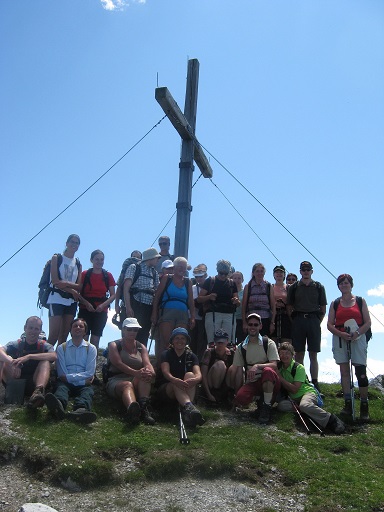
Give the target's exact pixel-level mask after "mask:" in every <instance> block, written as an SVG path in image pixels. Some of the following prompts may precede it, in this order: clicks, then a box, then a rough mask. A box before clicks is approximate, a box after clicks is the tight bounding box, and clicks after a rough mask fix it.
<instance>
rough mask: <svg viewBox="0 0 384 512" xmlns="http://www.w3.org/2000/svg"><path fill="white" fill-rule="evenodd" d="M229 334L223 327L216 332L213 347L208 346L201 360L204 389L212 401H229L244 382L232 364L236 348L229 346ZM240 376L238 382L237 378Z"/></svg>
mask: <svg viewBox="0 0 384 512" xmlns="http://www.w3.org/2000/svg"><path fill="white" fill-rule="evenodd" d="M228 341H229V334H228V333H227V332H225V331H223V330H222V329H219V330H218V331H216V332H215V337H214V342H213V343H214V345H213V347H209V348H207V350H206V351H205V352H204V355H203V358H202V360H201V365H200V366H201V375H202V383H203V389H204V391H205V394H206V397H207V399H208V400H209V401H210V402H214V403H215V402H216V403H221V402H227V401H228V399H229V398H230V397H232V398H233V395H234V393H235V389H238V388H239V387H240V386H241V384H242V379H241V377H242V375H241V373H238V372H237V368H236V367H235V366H233V365H232V363H233V355H234V349H233V347H228ZM236 378H240V379H241V380H240V382H238V383H237V384H236V382H235V379H236Z"/></svg>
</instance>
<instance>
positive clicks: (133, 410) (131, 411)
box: [127, 402, 141, 425]
mask: <svg viewBox="0 0 384 512" xmlns="http://www.w3.org/2000/svg"><path fill="white" fill-rule="evenodd" d="M140 415H141V409H140V405H139V404H138V403H137V402H132V403H131V404H129V406H128V407H127V421H128V422H129V423H132V425H136V424H137V423H139V421H140Z"/></svg>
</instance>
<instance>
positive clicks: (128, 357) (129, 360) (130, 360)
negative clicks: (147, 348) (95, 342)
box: [109, 341, 143, 375]
mask: <svg viewBox="0 0 384 512" xmlns="http://www.w3.org/2000/svg"><path fill="white" fill-rule="evenodd" d="M135 343H136V349H137V347H138V343H139V342H138V341H136V342H135ZM119 354H120V357H121V360H122V361H123V363H124V364H126V365H127V366H129V367H130V368H133V369H134V370H140V368H142V367H143V360H142V359H141V352H140V351H139V350H137V351H136V354H130V353H129V352H127V351H126V350H125V349H124V345H122V349H121V351H120V352H119ZM109 371H110V372H111V373H114V374H116V375H118V374H121V375H125V374H124V373H122V372H121V370H119V368H116V366H113V364H112V363H111V365H110V367H109Z"/></svg>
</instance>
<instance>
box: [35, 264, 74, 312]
mask: <svg viewBox="0 0 384 512" xmlns="http://www.w3.org/2000/svg"><path fill="white" fill-rule="evenodd" d="M53 256H55V255H53ZM56 256H57V273H58V276H59V278H60V270H59V268H60V265H61V263H62V262H63V255H62V254H56ZM51 261H52V258H51V259H50V260H48V261H47V263H46V264H45V266H44V269H43V273H42V275H41V278H40V281H39V293H38V298H37V306H38V307H39V308H40V309H41V308H47V309H49V304H47V300H48V297H49V295H50V294H52V295H53V294H54V293H55V292H56V293H58V294H59V295H61V296H62V297H63V298H64V299H70V298H72V297H73V296H72V294H71V293H69V292H64V291H63V290H59V289H58V288H55V287H54V286H52V283H51ZM76 265H77V271H78V273H79V274H80V260H79V258H76Z"/></svg>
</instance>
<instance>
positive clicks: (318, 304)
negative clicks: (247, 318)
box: [287, 261, 327, 391]
mask: <svg viewBox="0 0 384 512" xmlns="http://www.w3.org/2000/svg"><path fill="white" fill-rule="evenodd" d="M300 274H301V279H300V281H296V282H295V283H293V284H292V285H291V286H290V287H289V288H288V296H287V312H288V315H290V317H291V318H292V345H293V347H294V349H295V359H296V361H297V362H298V363H300V364H303V362H304V356H305V347H306V346H307V349H308V355H309V360H310V367H309V369H310V373H311V378H312V384H313V385H314V386H315V387H316V388H317V389H318V390H319V384H318V380H317V379H318V373H319V363H318V361H317V354H318V353H319V352H320V351H321V346H320V345H321V322H322V321H323V318H324V316H325V312H326V308H327V297H326V295H325V289H324V286H323V285H322V284H321V283H319V282H318V281H314V280H313V279H312V274H313V267H312V264H311V263H310V262H309V261H302V262H301V264H300ZM319 391H320V390H319Z"/></svg>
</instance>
